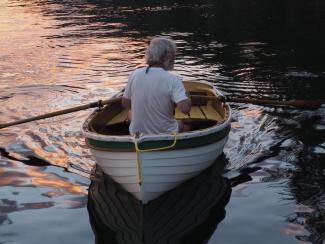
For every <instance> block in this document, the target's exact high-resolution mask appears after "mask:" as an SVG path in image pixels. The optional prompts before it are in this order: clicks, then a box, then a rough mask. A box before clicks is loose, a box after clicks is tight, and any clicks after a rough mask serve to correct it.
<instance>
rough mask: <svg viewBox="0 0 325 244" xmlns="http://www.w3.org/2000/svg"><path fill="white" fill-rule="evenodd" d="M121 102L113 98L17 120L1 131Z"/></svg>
mask: <svg viewBox="0 0 325 244" xmlns="http://www.w3.org/2000/svg"><path fill="white" fill-rule="evenodd" d="M120 101H121V97H117V98H111V99H108V100H103V101H101V100H99V101H98V102H92V103H88V104H85V105H80V106H77V107H73V108H67V109H63V110H59V111H55V112H51V113H47V114H42V115H38V116H35V117H31V118H27V119H22V120H17V121H13V122H9V123H3V124H0V129H2V128H6V127H9V126H12V125H19V124H24V123H27V122H31V121H35V120H40V119H47V118H51V117H55V116H58V115H62V114H68V113H73V112H77V111H81V110H85V109H89V108H96V107H101V106H103V105H106V104H111V103H116V102H120Z"/></svg>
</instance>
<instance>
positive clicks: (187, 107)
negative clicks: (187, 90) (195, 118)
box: [177, 98, 191, 114]
mask: <svg viewBox="0 0 325 244" xmlns="http://www.w3.org/2000/svg"><path fill="white" fill-rule="evenodd" d="M177 108H178V110H179V111H181V112H182V113H183V114H188V113H189V112H190V111H191V99H190V98H188V99H185V100H183V101H180V102H179V103H177Z"/></svg>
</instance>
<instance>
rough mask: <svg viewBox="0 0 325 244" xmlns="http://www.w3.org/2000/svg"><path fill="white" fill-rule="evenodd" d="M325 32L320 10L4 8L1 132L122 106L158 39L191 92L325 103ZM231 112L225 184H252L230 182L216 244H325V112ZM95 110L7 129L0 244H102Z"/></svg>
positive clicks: (292, 6)
mask: <svg viewBox="0 0 325 244" xmlns="http://www.w3.org/2000/svg"><path fill="white" fill-rule="evenodd" d="M324 29H325V4H324V2H323V1H318V0H311V1H300V0H298V1H291V0H286V1H268V0H260V1H255V0H246V1H239V0H230V1H223V0H220V1H151V2H148V1H91V0H90V1H82V0H76V1H68V0H66V1H55V0H53V1H50V0H31V1H23V0H21V1H19V0H0V105H1V109H0V123H5V122H9V121H14V120H17V119H21V118H26V117H31V116H35V115H38V114H42V113H47V112H51V111H54V110H59V109H63V108H69V107H72V106H77V105H80V104H84V103H88V102H93V101H97V100H98V99H104V98H108V97H110V96H112V94H114V92H116V91H117V90H118V89H120V88H121V87H123V86H124V85H125V83H126V80H127V77H128V75H129V74H130V72H131V71H133V70H134V69H135V68H137V67H140V66H143V65H144V62H143V57H144V50H145V48H146V45H147V44H148V42H149V41H150V39H151V38H152V37H154V36H167V37H171V38H173V39H174V40H175V42H176V43H177V46H178V53H177V60H176V64H175V70H174V71H173V72H174V73H175V74H177V75H179V76H180V77H181V78H182V79H184V80H186V79H199V80H204V81H209V82H213V83H215V85H216V86H217V87H218V88H220V90H222V91H223V92H224V93H225V94H226V95H232V96H237V97H248V98H267V99H294V98H295V99H321V100H324V99H325V92H324V89H325V85H324V82H325V45H324V43H325V34H324V33H325V32H324ZM231 105H232V108H233V122H232V130H231V132H230V137H229V141H228V144H227V145H226V148H225V150H224V152H225V156H226V161H227V162H228V164H227V166H226V171H227V174H225V175H224V176H225V177H227V178H230V179H234V178H235V179H236V176H238V175H239V176H240V175H243V174H246V176H249V177H248V179H247V180H245V182H244V183H241V184H233V189H232V194H231V198H230V201H229V203H228V204H227V205H226V207H225V209H226V215H225V217H224V218H223V220H222V219H218V220H220V221H221V220H222V221H221V222H220V223H219V224H218V228H217V229H216V230H214V231H213V234H212V235H211V236H210V237H209V241H208V243H210V244H212V243H226V244H229V243H231V244H233V243H234V244H237V243H323V242H324V240H325V201H324V199H325V166H324V165H325V119H324V118H325V105H322V107H321V108H319V109H316V110H299V109H295V108H289V107H278V108H275V107H269V106H258V105H252V104H231ZM89 112H90V111H81V112H77V113H74V114H67V115H63V116H60V117H54V118H51V119H47V120H41V121H37V122H31V123H27V124H23V125H19V126H14V127H9V128H5V129H1V130H0V155H1V156H0V243H24V244H27V243H33V244H38V243H62V244H63V243H69V244H70V243H95V235H94V232H93V230H92V228H91V223H90V221H89V213H88V211H87V202H88V188H89V185H90V183H91V180H90V178H89V173H90V171H91V169H92V168H93V166H94V161H93V159H92V157H91V155H90V152H89V150H88V149H87V147H86V145H85V143H84V139H83V137H82V134H81V132H80V127H81V124H82V122H83V121H84V119H85V118H86V116H87V115H88V114H89ZM243 172H244V173H243ZM245 172H246V173H245ZM247 172H248V173H247ZM216 184H217V183H216ZM92 185H94V183H92ZM88 210H89V209H88ZM89 211H91V210H89ZM92 225H93V223H92ZM166 235H167V234H166ZM107 240H108V239H107ZM107 240H106V241H107ZM104 241H105V240H104ZM103 243H106V242H103ZM107 243H108V242H107ZM111 243H115V242H111Z"/></svg>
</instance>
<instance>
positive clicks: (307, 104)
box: [191, 95, 322, 109]
mask: <svg viewBox="0 0 325 244" xmlns="http://www.w3.org/2000/svg"><path fill="white" fill-rule="evenodd" d="M191 98H196V99H206V100H220V98H218V97H215V96H200V95H191ZM225 101H227V102H234V103H251V104H257V105H274V106H292V107H296V108H305V109H317V108H319V107H320V106H321V105H322V101H321V100H288V101H281V100H271V99H254V98H235V97H227V98H226V99H225Z"/></svg>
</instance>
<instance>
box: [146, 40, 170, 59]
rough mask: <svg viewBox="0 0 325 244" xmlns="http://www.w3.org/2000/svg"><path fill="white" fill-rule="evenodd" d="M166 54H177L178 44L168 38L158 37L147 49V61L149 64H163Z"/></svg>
mask: <svg viewBox="0 0 325 244" xmlns="http://www.w3.org/2000/svg"><path fill="white" fill-rule="evenodd" d="M166 54H171V55H173V56H174V55H175V54H176V44H175V43H174V42H173V41H172V40H170V39H167V38H162V37H156V38H154V39H152V40H151V42H150V45H149V47H148V48H147V51H146V57H145V59H146V63H147V64H148V65H152V64H161V63H163V62H164V60H163V59H164V58H165V56H166Z"/></svg>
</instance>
